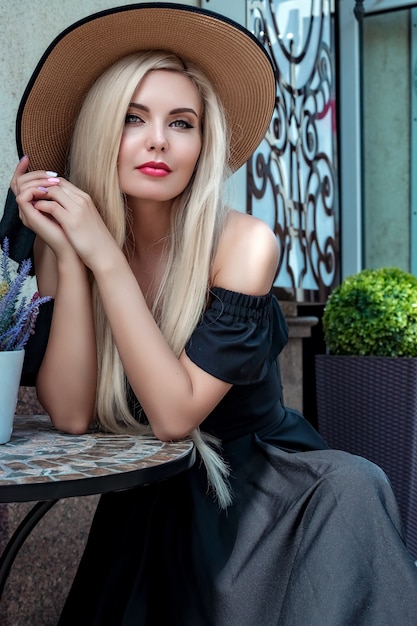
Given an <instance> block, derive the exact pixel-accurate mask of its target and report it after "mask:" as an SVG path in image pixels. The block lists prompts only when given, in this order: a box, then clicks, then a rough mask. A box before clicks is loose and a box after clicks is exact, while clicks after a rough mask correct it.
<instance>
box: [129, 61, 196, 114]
mask: <svg viewBox="0 0 417 626" xmlns="http://www.w3.org/2000/svg"><path fill="white" fill-rule="evenodd" d="M133 99H134V101H135V102H137V101H138V99H140V100H142V99H153V100H158V101H160V102H164V101H167V103H168V101H171V100H173V99H175V100H178V102H179V103H181V102H182V104H183V105H185V104H186V103H187V102H188V104H190V103H192V104H193V105H194V106H195V107H198V108H199V109H201V108H202V98H201V94H200V91H199V89H198V87H197V86H196V84H195V83H194V82H193V80H192V79H191V78H190V77H189V76H186V75H185V74H183V73H182V72H178V71H175V70H151V71H150V72H148V73H147V74H146V75H145V76H144V77H143V79H142V80H141V82H140V83H139V85H138V86H137V88H136V90H135V92H134V94H133Z"/></svg>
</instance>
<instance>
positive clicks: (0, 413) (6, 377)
mask: <svg viewBox="0 0 417 626" xmlns="http://www.w3.org/2000/svg"><path fill="white" fill-rule="evenodd" d="M24 356H25V351H24V350H15V351H11V352H0V444H2V443H7V442H8V441H10V438H11V436H12V431H13V418H14V414H15V411H16V404H17V394H18V392H19V385H20V377H21V375H22V367H23V359H24Z"/></svg>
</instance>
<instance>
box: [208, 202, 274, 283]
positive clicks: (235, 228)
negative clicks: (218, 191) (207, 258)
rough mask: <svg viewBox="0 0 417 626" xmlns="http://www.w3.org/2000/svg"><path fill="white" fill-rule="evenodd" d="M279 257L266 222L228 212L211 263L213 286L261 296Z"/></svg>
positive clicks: (242, 214) (235, 212) (272, 276)
mask: <svg viewBox="0 0 417 626" xmlns="http://www.w3.org/2000/svg"><path fill="white" fill-rule="evenodd" d="M278 256H279V249H278V243H277V239H276V237H275V234H274V233H273V231H272V230H271V229H270V228H269V226H268V225H267V224H266V222H264V221H262V220H260V219H258V218H256V217H253V216H252V215H248V214H246V213H240V212H238V211H231V212H230V213H229V216H228V219H227V222H226V225H225V228H224V231H223V233H222V236H221V238H220V242H219V246H218V249H217V252H216V255H215V259H214V263H213V274H212V282H213V285H216V286H218V287H223V288H224V289H230V290H231V291H239V292H241V293H248V294H252V295H263V294H265V293H267V292H268V291H269V289H270V288H271V285H272V283H273V280H274V278H275V273H276V269H277V264H278Z"/></svg>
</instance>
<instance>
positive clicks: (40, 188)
mask: <svg viewBox="0 0 417 626" xmlns="http://www.w3.org/2000/svg"><path fill="white" fill-rule="evenodd" d="M38 189H39V191H48V187H38Z"/></svg>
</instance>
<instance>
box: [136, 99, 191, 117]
mask: <svg viewBox="0 0 417 626" xmlns="http://www.w3.org/2000/svg"><path fill="white" fill-rule="evenodd" d="M129 107H131V108H132V109H138V110H139V111H145V113H149V112H150V109H149V107H147V106H145V105H144V104H139V103H138V102H130V104H129ZM178 113H191V114H192V115H195V116H196V117H197V118H198V115H197V113H196V111H194V109H191V108H190V107H178V108H177V109H172V110H171V111H170V112H169V114H170V115H178Z"/></svg>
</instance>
